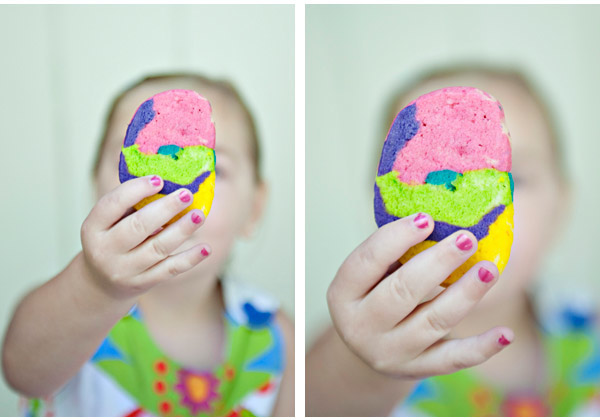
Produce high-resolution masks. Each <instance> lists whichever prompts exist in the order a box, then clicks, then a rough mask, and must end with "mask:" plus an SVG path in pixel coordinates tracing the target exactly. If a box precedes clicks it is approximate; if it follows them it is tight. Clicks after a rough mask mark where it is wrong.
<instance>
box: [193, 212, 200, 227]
mask: <svg viewBox="0 0 600 420" xmlns="http://www.w3.org/2000/svg"><path fill="white" fill-rule="evenodd" d="M192 222H194V223H195V224H197V225H198V224H200V222H202V216H200V215H199V214H198V213H192Z"/></svg>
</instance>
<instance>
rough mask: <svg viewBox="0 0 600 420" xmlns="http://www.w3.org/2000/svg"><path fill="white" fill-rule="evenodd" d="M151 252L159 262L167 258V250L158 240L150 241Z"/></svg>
mask: <svg viewBox="0 0 600 420" xmlns="http://www.w3.org/2000/svg"><path fill="white" fill-rule="evenodd" d="M152 251H153V252H154V254H155V255H156V256H158V257H159V258H160V259H161V260H162V259H165V258H166V257H168V256H169V250H168V249H167V247H166V246H165V244H164V243H163V241H161V240H160V239H158V238H156V239H154V240H153V241H152Z"/></svg>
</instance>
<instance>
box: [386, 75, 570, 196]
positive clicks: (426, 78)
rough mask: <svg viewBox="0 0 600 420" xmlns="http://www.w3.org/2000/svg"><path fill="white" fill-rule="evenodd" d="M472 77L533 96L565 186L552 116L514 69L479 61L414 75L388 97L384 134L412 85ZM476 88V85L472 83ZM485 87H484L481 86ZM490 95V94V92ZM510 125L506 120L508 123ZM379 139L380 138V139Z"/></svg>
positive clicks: (405, 101)
mask: <svg viewBox="0 0 600 420" xmlns="http://www.w3.org/2000/svg"><path fill="white" fill-rule="evenodd" d="M465 76H472V77H474V78H480V77H484V78H487V79H490V80H495V81H503V82H510V83H512V84H514V85H515V86H517V87H519V88H520V89H522V91H523V92H524V93H526V94H527V95H528V96H529V97H530V98H531V99H533V101H534V103H535V104H536V106H537V107H538V108H539V110H540V111H541V113H542V117H543V118H544V122H545V124H546V126H547V128H548V132H549V134H550V138H549V140H550V147H551V148H552V159H553V163H554V164H555V167H556V168H557V175H558V176H557V179H558V180H559V181H560V182H561V183H562V184H563V185H567V184H568V181H569V177H568V171H567V168H566V159H565V156H564V150H563V149H562V147H561V142H560V137H559V134H558V129H557V125H556V122H555V121H556V119H555V118H554V116H553V114H552V112H551V111H550V108H549V107H548V105H547V102H546V101H545V100H544V97H543V95H542V94H541V93H540V91H539V90H538V89H537V88H536V87H535V86H534V84H533V83H532V81H531V80H530V79H528V78H527V77H526V76H525V74H524V73H523V72H521V71H519V70H516V69H509V68H500V67H491V66H486V65H482V64H460V65H455V66H450V67H447V66H446V67H440V68H434V69H433V70H431V71H428V72H423V73H420V74H419V75H418V76H417V77H415V78H414V79H412V80H410V81H409V83H407V84H405V85H403V86H402V87H400V88H399V89H398V90H396V92H395V93H394V94H393V95H392V96H391V97H390V98H389V101H388V102H387V104H386V107H385V109H386V112H385V113H384V116H385V122H384V126H385V130H386V131H385V133H384V134H383V137H381V136H380V138H382V139H385V135H386V133H387V130H388V129H389V126H390V125H391V123H392V121H393V120H394V118H395V117H396V114H397V113H398V111H399V110H400V109H399V107H400V106H402V107H404V106H406V105H407V104H408V102H410V101H411V100H414V99H416V98H409V97H407V95H408V94H409V93H411V92H412V91H413V90H414V88H415V87H416V86H422V85H425V84H428V83H430V82H436V81H439V82H441V81H444V80H446V79H452V78H455V77H465ZM441 87H442V86H440V87H439V88H441ZM473 87H478V86H473ZM483 90H485V89H483ZM490 93H491V94H492V95H493V93H492V92H490ZM508 125H509V127H510V121H509V122H508ZM382 141H383V140H382Z"/></svg>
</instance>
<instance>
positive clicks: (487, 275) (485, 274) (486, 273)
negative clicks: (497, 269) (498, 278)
mask: <svg viewBox="0 0 600 420" xmlns="http://www.w3.org/2000/svg"><path fill="white" fill-rule="evenodd" d="M477 274H479V279H480V280H481V281H482V282H484V283H489V282H491V281H492V280H494V275H493V274H492V272H491V271H490V270H488V269H486V268H483V267H480V268H479V271H478V273H477Z"/></svg>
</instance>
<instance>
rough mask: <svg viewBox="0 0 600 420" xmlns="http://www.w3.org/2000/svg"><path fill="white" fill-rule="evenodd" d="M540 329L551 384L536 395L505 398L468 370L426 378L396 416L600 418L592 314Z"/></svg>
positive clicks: (598, 352)
mask: <svg viewBox="0 0 600 420" xmlns="http://www.w3.org/2000/svg"><path fill="white" fill-rule="evenodd" d="M556 315H557V316H556V317H554V318H555V319H558V320H559V322H558V324H559V325H558V326H557V325H556V324H555V325H554V326H553V327H552V328H548V325H546V326H542V334H543V348H544V352H545V355H546V360H547V366H546V369H547V372H549V381H548V383H547V384H545V386H544V387H543V389H539V390H537V391H535V392H533V391H531V392H529V391H527V392H526V391H522V392H515V393H507V392H505V391H504V390H502V389H498V388H496V387H494V386H493V385H491V384H488V383H486V382H485V380H483V379H482V378H480V377H478V376H477V375H476V374H475V373H474V372H473V371H471V370H470V369H466V370H462V371H459V372H456V373H453V374H451V375H445V376H436V377H431V378H427V379H425V380H423V381H421V382H420V383H418V384H417V386H416V387H415V389H414V390H413V392H412V394H411V395H410V396H409V397H408V398H407V399H406V400H405V401H404V402H403V403H402V404H401V405H400V406H398V407H397V408H396V410H395V411H394V413H392V414H393V415H397V416H448V417H454V416H464V417H471V416H505V417H512V416H527V417H535V416H599V415H600V334H598V329H597V325H594V324H595V317H594V316H593V315H592V313H591V312H585V311H580V310H573V309H570V308H567V309H563V310H562V311H560V312H559V313H558V314H556Z"/></svg>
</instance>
